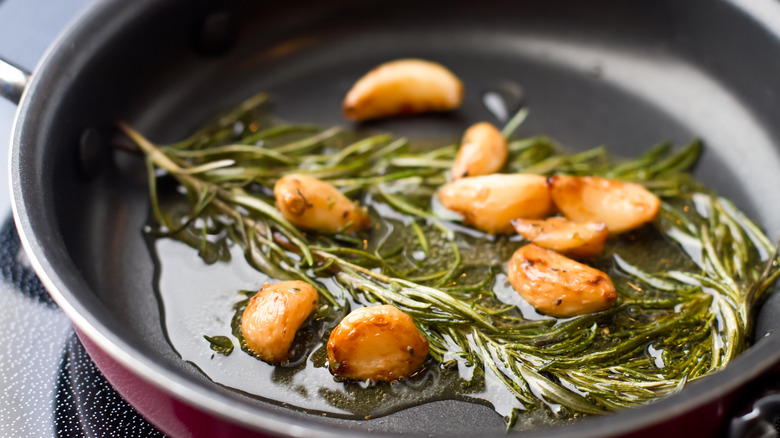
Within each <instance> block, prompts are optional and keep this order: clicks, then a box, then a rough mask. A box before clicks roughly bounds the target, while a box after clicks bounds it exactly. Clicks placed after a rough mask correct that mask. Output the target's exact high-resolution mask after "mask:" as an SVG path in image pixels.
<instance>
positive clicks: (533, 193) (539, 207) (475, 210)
mask: <svg viewBox="0 0 780 438" xmlns="http://www.w3.org/2000/svg"><path fill="white" fill-rule="evenodd" d="M438 196H439V201H440V202H441V204H442V205H443V206H444V207H446V208H448V209H450V210H452V211H454V212H457V213H459V214H461V215H462V216H463V218H464V222H465V223H466V224H468V225H471V226H473V227H475V228H477V229H479V230H482V231H484V232H486V233H511V232H512V231H513V229H512V223H511V221H512V219H515V218H526V219H540V218H544V217H546V216H548V215H549V214H551V213H552V212H553V204H552V200H551V198H550V192H549V190H548V189H547V182H546V179H545V177H543V176H539V175H526V174H512V175H505V174H494V175H485V176H474V177H468V178H461V179H459V180H457V181H454V182H451V183H449V184H445V185H444V186H442V187H441V188H440V189H439V193H438Z"/></svg>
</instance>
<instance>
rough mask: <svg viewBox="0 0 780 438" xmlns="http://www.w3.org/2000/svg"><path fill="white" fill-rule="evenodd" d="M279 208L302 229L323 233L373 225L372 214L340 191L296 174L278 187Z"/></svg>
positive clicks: (276, 190) (276, 191) (278, 183)
mask: <svg viewBox="0 0 780 438" xmlns="http://www.w3.org/2000/svg"><path fill="white" fill-rule="evenodd" d="M274 197H275V198H276V208H277V209H278V210H279V211H280V212H281V213H282V216H284V218H285V219H287V220H288V221H290V222H292V223H293V225H295V226H296V227H298V228H301V229H304V230H313V231H319V232H323V233H335V232H339V231H344V230H345V228H346V231H353V230H356V229H359V228H363V227H366V226H368V225H369V222H370V220H369V218H368V214H367V213H366V211H365V208H362V207H360V206H358V205H357V204H355V203H354V202H352V201H350V200H349V198H347V197H346V196H344V194H342V193H341V192H340V191H338V189H337V188H335V187H333V186H332V185H331V184H329V183H327V182H325V181H322V180H319V179H317V178H314V177H311V176H308V175H303V174H293V175H287V176H285V177H283V178H280V179H279V180H278V181H277V182H276V185H274Z"/></svg>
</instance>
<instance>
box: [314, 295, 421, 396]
mask: <svg viewBox="0 0 780 438" xmlns="http://www.w3.org/2000/svg"><path fill="white" fill-rule="evenodd" d="M427 355H428V340H427V339H425V337H423V335H422V334H420V331H419V330H418V329H417V327H416V326H415V325H414V321H412V318H411V317H410V316H409V315H407V314H405V313H404V312H402V311H400V310H398V309H397V308H395V307H393V306H390V305H382V306H372V307H362V308H360V309H356V310H353V311H352V312H351V313H350V314H349V315H347V316H346V317H345V318H344V319H343V320H341V323H339V325H338V326H337V327H336V328H335V329H333V331H332V332H331V334H330V339H329V340H328V362H329V363H330V370H331V372H332V373H333V374H336V375H338V376H342V377H346V378H349V379H356V380H375V381H378V380H387V381H393V380H398V379H401V378H404V377H409V376H411V375H412V374H414V372H415V371H417V370H418V369H419V368H420V366H421V365H422V364H423V362H424V361H425V358H426V356H427Z"/></svg>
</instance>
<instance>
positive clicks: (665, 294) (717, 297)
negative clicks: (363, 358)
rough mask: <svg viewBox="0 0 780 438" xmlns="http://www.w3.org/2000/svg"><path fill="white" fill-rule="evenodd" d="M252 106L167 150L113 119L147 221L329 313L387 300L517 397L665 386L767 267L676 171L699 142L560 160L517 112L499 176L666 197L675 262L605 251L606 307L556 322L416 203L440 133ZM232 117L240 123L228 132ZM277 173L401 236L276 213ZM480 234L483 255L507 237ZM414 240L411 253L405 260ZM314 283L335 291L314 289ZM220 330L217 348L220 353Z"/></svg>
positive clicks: (757, 249) (465, 236) (563, 399)
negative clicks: (172, 182) (576, 181)
mask: <svg viewBox="0 0 780 438" xmlns="http://www.w3.org/2000/svg"><path fill="white" fill-rule="evenodd" d="M265 101H266V98H265V97H264V96H262V95H261V96H256V97H253V98H251V99H250V100H248V101H247V102H245V103H244V104H242V105H240V106H239V107H238V108H237V109H236V110H234V111H232V112H230V113H229V114H227V115H226V116H223V117H220V118H217V119H216V122H214V123H212V124H209V125H208V126H206V127H204V128H201V129H200V130H198V131H197V132H196V133H195V134H193V135H192V136H190V137H189V138H187V139H186V140H183V141H181V142H178V143H175V144H173V145H167V146H163V145H155V144H153V143H152V142H150V141H149V140H147V139H146V138H144V137H143V136H141V135H140V134H139V133H138V132H136V131H135V130H133V129H132V128H130V127H129V126H127V125H125V124H120V128H121V129H122V130H123V131H124V132H125V133H126V134H127V135H128V136H129V137H130V138H131V139H132V140H133V141H134V142H135V143H136V144H138V146H139V147H140V148H141V150H143V151H144V153H145V154H146V159H147V167H148V169H149V175H150V176H149V190H150V200H151V207H152V211H153V213H154V216H155V218H156V220H157V222H158V229H156V230H154V231H155V232H156V233H160V234H165V235H170V236H171V237H174V238H177V239H180V240H182V241H183V242H186V243H188V244H190V245H192V246H193V247H195V248H197V249H198V250H199V252H200V254H201V255H202V256H203V257H204V259H205V260H212V261H213V260H217V259H218V257H216V256H214V255H213V254H217V253H219V251H220V250H221V249H220V248H223V247H224V245H227V244H228V241H230V242H234V243H236V244H238V245H240V246H241V248H243V250H244V252H245V255H246V258H247V260H248V261H249V263H251V264H252V265H253V266H254V267H256V268H257V269H258V270H260V271H262V272H263V273H265V274H266V275H267V276H269V277H271V278H274V279H278V280H284V279H300V280H303V281H306V282H308V283H310V284H312V285H313V286H314V287H315V288H316V289H317V290H318V292H319V293H320V294H321V296H322V297H323V299H324V300H325V301H326V302H327V303H328V305H329V306H332V307H334V308H342V309H343V308H346V307H348V306H349V300H350V299H351V300H353V301H355V302H357V303H373V302H381V303H389V304H393V305H395V306H397V307H399V308H400V309H401V310H403V311H405V312H406V313H408V314H409V315H410V316H412V318H413V319H414V321H415V323H416V324H417V326H418V327H419V328H420V330H421V332H422V333H423V334H424V336H426V338H427V339H428V341H429V343H430V354H431V356H432V357H433V359H434V360H436V361H439V362H444V361H445V358H452V357H457V358H460V359H461V362H460V363H459V365H458V366H473V367H478V368H479V369H481V370H483V371H484V374H483V373H478V375H484V376H485V377H484V378H486V379H494V380H496V381H498V382H501V383H503V384H504V385H505V387H506V388H507V390H508V391H510V392H511V393H512V394H513V395H514V396H515V398H516V403H517V406H518V407H523V408H524V409H532V408H545V407H546V406H551V405H560V406H562V407H563V408H564V412H568V413H585V414H598V413H602V412H606V411H611V410H616V409H622V408H625V407H630V406H636V405H639V404H642V403H646V402H648V401H652V400H655V399H657V398H658V397H663V396H666V395H669V394H671V393H674V392H676V391H679V390H680V388H682V387H683V386H684V385H685V384H686V383H687V382H689V381H692V380H695V379H698V378H701V377H703V376H705V375H708V374H710V373H712V372H714V371H717V370H718V369H720V368H722V367H723V366H725V365H726V364H728V362H729V361H730V360H731V359H733V358H734V357H735V356H736V355H737V354H738V353H739V352H740V351H742V350H743V349H744V348H745V346H746V345H747V337H748V334H749V333H750V331H751V320H752V312H753V308H754V307H755V306H756V304H757V303H758V302H759V301H760V300H761V299H762V298H763V297H764V296H765V295H766V294H767V292H768V291H769V290H770V288H771V285H772V284H773V282H774V280H775V279H776V278H777V276H778V275H780V269H778V265H777V263H778V262H777V251H776V249H774V248H773V246H772V245H771V244H770V243H769V239H767V238H766V236H765V235H764V234H763V233H762V232H761V230H760V229H759V228H758V227H757V226H756V225H755V224H753V223H752V222H751V221H750V220H748V219H747V218H746V217H745V216H744V215H743V214H742V213H741V212H739V210H738V209H737V208H736V207H735V206H734V205H733V204H732V203H731V202H729V201H727V200H725V199H722V198H720V197H718V196H716V195H714V194H712V193H710V192H709V191H707V190H706V189H704V188H702V187H701V186H700V185H698V184H697V183H696V182H695V181H693V179H691V178H690V176H689V175H688V174H687V173H686V172H687V171H688V170H689V169H690V167H691V166H692V165H693V164H694V163H695V162H696V160H697V158H698V156H699V154H700V153H701V150H702V145H701V143H700V142H698V141H696V142H693V143H691V145H689V146H687V147H685V148H683V149H681V150H680V151H679V152H674V150H673V148H672V146H671V144H669V143H662V144H660V145H658V146H655V147H653V148H651V149H650V150H648V152H647V153H645V154H644V155H642V156H641V157H639V158H637V159H634V160H630V161H616V160H614V159H612V158H611V157H610V156H609V155H608V154H607V153H606V149H605V148H604V147H598V148H595V149H591V150H589V151H585V152H580V153H575V154H564V153H561V152H559V151H558V147H557V146H556V145H555V143H554V142H553V141H552V140H550V139H549V138H547V137H534V138H528V139H513V138H512V133H513V132H514V131H515V130H516V129H517V127H518V125H519V124H520V123H522V121H523V120H524V119H525V117H526V116H527V111H525V110H524V111H521V112H520V113H518V114H517V115H516V116H515V117H514V118H513V119H512V120H511V121H510V123H509V124H508V125H507V126H506V127H505V129H504V131H503V133H504V135H505V136H507V137H508V138H509V139H510V142H509V144H510V156H509V159H508V162H507V164H506V166H505V169H504V170H505V171H508V172H532V173H538V174H544V175H552V174H556V173H565V174H572V175H602V176H605V177H609V178H618V179H623V180H629V181H636V182H639V183H641V184H644V185H645V186H646V187H648V189H650V190H652V191H654V192H656V193H657V194H659V196H663V197H664V204H663V211H662V214H661V217H660V218H659V219H658V221H657V223H656V225H655V228H656V229H657V230H658V232H660V233H661V234H662V235H664V236H665V237H666V238H667V239H669V240H670V241H673V242H676V243H677V245H678V246H677V247H672V249H671V250H670V251H672V252H673V253H674V254H677V257H678V258H680V260H682V261H683V262H681V263H678V264H676V265H675V266H679V268H677V269H676V270H672V271H670V270H668V269H661V268H660V267H659V266H658V265H657V264H653V263H651V264H649V266H650V268H645V267H644V266H640V265H638V264H637V263H636V262H631V261H630V260H628V259H627V258H625V257H623V256H622V255H621V253H619V252H615V253H614V254H613V255H612V257H611V258H610V259H607V260H606V262H605V263H606V266H607V267H610V266H612V269H613V270H614V271H615V272H616V273H619V275H620V280H618V281H616V286H618V288H619V290H620V291H621V298H620V301H619V303H618V304H617V305H616V306H614V307H613V308H612V309H609V310H607V311H604V312H599V313H595V314H590V315H583V316H579V317H574V318H569V319H566V320H555V319H552V318H548V319H539V320H533V319H527V318H525V317H524V316H523V314H522V313H521V312H520V311H519V310H518V309H517V307H515V306H514V305H511V304H507V303H503V302H501V301H500V300H499V299H498V298H497V294H496V293H495V292H494V289H496V288H500V286H501V285H500V284H498V281H497V276H496V274H497V273H500V272H504V269H505V268H504V263H505V262H506V260H504V259H500V258H497V257H494V256H488V257H487V260H486V257H485V256H484V255H480V254H481V253H479V252H478V251H477V250H475V249H474V248H475V244H474V241H473V234H474V232H469V233H464V232H462V231H461V230H462V229H461V228H459V227H460V226H459V225H457V224H454V223H452V222H450V221H447V220H446V219H445V218H443V217H440V216H439V215H438V214H437V213H436V212H435V211H434V209H433V208H432V206H431V197H432V196H433V194H434V193H435V191H436V189H437V187H438V186H439V185H441V184H442V183H443V182H445V181H446V171H447V170H448V169H449V167H450V165H451V163H452V160H453V159H454V157H455V154H456V152H457V147H456V146H455V145H448V146H444V147H439V148H433V149H427V150H421V149H416V148H415V145H414V144H413V143H410V142H409V141H408V140H406V139H394V138H393V137H392V136H391V135H388V134H381V135H374V136H360V135H358V134H355V133H350V132H347V131H345V130H343V129H342V128H338V127H337V128H330V129H319V128H316V127H313V126H311V125H290V124H281V125H274V124H270V125H269V124H268V122H267V120H268V117H265V116H263V117H256V119H252V114H257V113H258V106H259V105H261V104H262V103H264V102H265ZM239 123H240V124H241V126H242V127H244V128H245V129H236V124H239ZM263 123H265V125H264V124H263ZM247 126H250V127H251V128H246V127H247ZM156 168H159V169H164V170H165V171H166V172H167V173H168V174H169V175H170V176H171V177H173V178H175V179H176V181H177V182H178V183H179V184H180V185H181V187H183V188H184V191H185V192H186V193H187V197H188V202H189V205H190V208H189V210H188V211H187V212H186V213H185V214H178V215H177V214H176V213H174V212H173V211H172V209H170V208H168V206H167V205H165V203H164V202H163V201H162V198H163V196H162V195H163V194H162V193H158V190H159V185H158V184H157V180H156V178H155V176H154V175H155V172H154V171H155V169H156ZM290 172H303V173H309V174H311V175H315V176H318V177H321V178H324V179H330V180H331V181H332V182H333V183H334V184H335V185H336V186H338V187H342V188H343V189H344V190H345V191H346V192H348V193H350V194H352V195H353V196H362V199H363V200H364V201H365V202H367V203H369V205H370V206H371V207H372V208H376V209H378V210H381V211H382V212H384V213H385V214H386V216H387V217H386V218H381V219H379V221H380V222H381V224H382V226H383V227H393V231H392V234H395V233H398V234H399V235H401V236H407V237H408V239H411V242H415V243H414V244H412V245H409V244H408V243H409V242H408V241H401V242H396V243H394V245H396V246H391V243H389V238H388V235H389V234H386V235H385V236H384V237H376V236H373V235H371V232H368V231H367V232H364V234H362V235H360V236H347V235H343V234H336V235H332V236H322V235H317V234H316V233H301V232H300V231H299V230H297V229H296V228H295V227H294V226H292V225H291V224H290V223H289V222H287V221H286V220H285V219H284V218H283V217H282V216H281V214H280V213H279V212H278V211H277V210H276V209H275V207H274V206H273V199H272V195H271V189H272V187H273V184H274V183H275V181H276V180H277V179H278V178H280V177H281V176H283V175H285V174H287V173H290ZM380 228H381V227H380ZM408 239H407V240H408ZM469 239H472V240H469ZM485 242H487V243H485ZM481 244H483V245H487V246H486V248H489V250H490V251H493V253H495V252H496V251H497V250H498V249H500V248H502V247H503V246H502V245H504V246H506V245H509V246H511V245H512V244H513V243H512V242H508V241H506V239H503V240H502V239H483V242H482V243H481ZM514 245H517V244H516V243H515V244H514ZM477 246H478V245H477ZM407 247H409V248H412V247H413V248H414V249H410V250H408V251H407V250H406V248H407ZM415 251H419V252H422V253H423V254H424V256H425V257H423V258H422V259H418V258H415V255H414V252H415ZM755 266H762V268H761V269H760V270H756V269H755ZM324 277H328V278H330V279H332V280H333V282H332V284H334V285H337V286H338V287H339V288H340V290H333V288H331V289H329V288H326V287H324V286H323V284H322V282H321V281H320V280H321V279H322V278H324ZM472 278H476V279H477V281H473V280H472ZM222 341H224V340H220V343H219V344H218V347H220V348H221V347H222V346H223V344H224V346H225V347H227V343H226V342H222ZM212 344H214V342H213V340H212ZM651 352H656V353H651ZM653 354H655V356H653ZM475 375H477V374H475ZM513 418H514V414H513V416H512V417H511V418H509V420H508V421H509V423H510V424H511V422H512V421H513Z"/></svg>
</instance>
